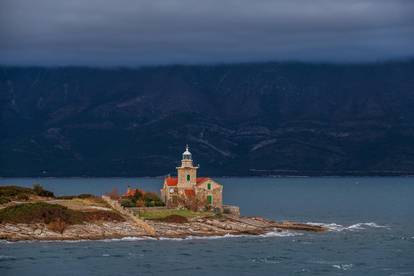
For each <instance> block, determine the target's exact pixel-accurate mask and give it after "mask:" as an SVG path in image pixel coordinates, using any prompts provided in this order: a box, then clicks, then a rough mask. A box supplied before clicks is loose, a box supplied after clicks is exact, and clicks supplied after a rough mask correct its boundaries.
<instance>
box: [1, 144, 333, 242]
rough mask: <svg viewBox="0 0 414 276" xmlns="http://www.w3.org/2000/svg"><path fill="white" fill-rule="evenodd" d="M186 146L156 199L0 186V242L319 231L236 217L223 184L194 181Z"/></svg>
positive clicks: (135, 193) (132, 193)
mask: <svg viewBox="0 0 414 276" xmlns="http://www.w3.org/2000/svg"><path fill="white" fill-rule="evenodd" d="M198 168H199V166H198V165H197V166H195V165H193V159H192V154H191V152H190V151H189V147H188V145H187V146H186V148H185V151H184V153H183V154H182V160H181V166H179V167H177V168H176V169H177V177H172V176H170V175H168V176H167V177H166V178H165V179H164V185H163V187H162V189H161V191H160V192H161V193H160V194H161V197H159V196H158V194H156V193H154V192H145V191H143V190H140V189H131V188H128V190H127V191H126V193H125V194H124V195H122V196H120V195H119V194H118V192H117V190H113V191H112V192H110V193H108V194H106V195H103V196H101V197H98V196H95V195H90V194H81V195H77V196H55V195H54V194H53V192H50V191H47V190H44V189H43V188H42V186H40V185H34V186H33V188H32V189H31V188H23V187H17V186H4V187H0V239H6V240H82V239H91V240H95V239H113V238H125V237H152V238H185V237H189V236H198V237H208V236H225V235H262V234H266V233H269V232H274V231H283V230H294V231H314V232H322V231H325V228H323V227H321V226H315V225H309V224H303V223H295V222H289V221H285V222H276V221H272V220H268V219H264V218H261V217H243V216H240V209H239V207H237V206H229V205H224V204H223V195H222V192H223V185H221V184H220V183H218V182H217V181H215V180H214V179H212V178H210V177H198V176H197V170H198Z"/></svg>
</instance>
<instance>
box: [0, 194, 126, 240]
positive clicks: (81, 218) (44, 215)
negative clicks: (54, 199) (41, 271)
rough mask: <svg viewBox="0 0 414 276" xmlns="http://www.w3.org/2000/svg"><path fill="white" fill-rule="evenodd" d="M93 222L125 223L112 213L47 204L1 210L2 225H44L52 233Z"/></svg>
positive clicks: (20, 205) (25, 204)
mask: <svg viewBox="0 0 414 276" xmlns="http://www.w3.org/2000/svg"><path fill="white" fill-rule="evenodd" d="M91 221H124V218H122V217H121V216H120V215H119V214H117V213H115V212H112V211H101V210H98V211H90V212H82V211H78V210H71V209H69V208H67V207H65V206H62V205H59V204H49V203H46V202H36V203H23V204H17V205H15V206H10V207H7V208H4V209H0V223H26V224H32V223H44V224H46V225H47V226H48V228H49V229H50V230H52V231H56V232H61V233H62V232H63V230H64V229H65V227H66V226H67V225H72V224H81V223H83V222H91Z"/></svg>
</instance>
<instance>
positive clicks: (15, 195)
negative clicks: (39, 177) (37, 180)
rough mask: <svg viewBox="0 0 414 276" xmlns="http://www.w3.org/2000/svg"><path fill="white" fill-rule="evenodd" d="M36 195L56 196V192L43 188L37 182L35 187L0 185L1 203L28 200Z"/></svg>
mask: <svg viewBox="0 0 414 276" xmlns="http://www.w3.org/2000/svg"><path fill="white" fill-rule="evenodd" d="M34 196H40V197H54V194H53V193H52V192H49V191H47V190H45V189H43V188H42V186H40V185H39V184H35V185H34V186H33V189H31V188H25V187H18V186H2V187H0V204H5V203H8V202H11V201H27V200H29V199H30V198H31V197H34Z"/></svg>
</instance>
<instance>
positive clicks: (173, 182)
mask: <svg viewBox="0 0 414 276" xmlns="http://www.w3.org/2000/svg"><path fill="white" fill-rule="evenodd" d="M207 179H209V178H208V177H197V179H196V183H197V184H199V183H202V182H204V181H206V180H207ZM165 182H166V183H167V186H177V183H178V178H177V177H172V176H168V177H166V178H165Z"/></svg>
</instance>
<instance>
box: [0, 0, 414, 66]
mask: <svg viewBox="0 0 414 276" xmlns="http://www.w3.org/2000/svg"><path fill="white" fill-rule="evenodd" d="M407 57H414V0H281V1H276V0H274V1H270V0H164V1H158V0H0V63H1V64H17V65H24V64H35V65H104V66H106V65H109V66H111V65H131V66H136V65H147V64H169V63H217V62H220V63H221V62H247V61H271V60H272V61H274V60H276V61H285V60H299V61H329V62H365V61H376V60H389V59H396V58H407Z"/></svg>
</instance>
